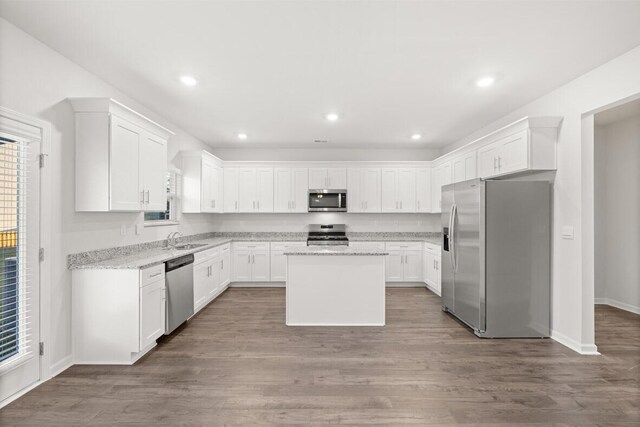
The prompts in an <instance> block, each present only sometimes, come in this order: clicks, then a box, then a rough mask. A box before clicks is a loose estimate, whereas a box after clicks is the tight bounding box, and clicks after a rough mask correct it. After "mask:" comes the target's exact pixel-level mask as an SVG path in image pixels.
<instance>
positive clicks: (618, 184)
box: [595, 116, 640, 313]
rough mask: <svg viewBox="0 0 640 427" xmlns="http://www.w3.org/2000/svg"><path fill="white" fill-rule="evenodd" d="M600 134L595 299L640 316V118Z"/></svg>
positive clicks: (616, 124)
mask: <svg viewBox="0 0 640 427" xmlns="http://www.w3.org/2000/svg"><path fill="white" fill-rule="evenodd" d="M596 130H597V131H596V140H595V147H596V153H599V154H601V157H596V162H595V165H596V172H597V173H598V175H597V176H596V180H598V178H599V179H600V182H598V181H596V182H597V184H598V185H597V187H596V298H597V299H599V300H600V301H601V302H604V303H608V304H611V305H614V306H617V307H620V308H624V309H627V310H631V311H634V312H636V313H640V262H638V261H639V260H640V165H639V162H640V116H634V117H630V118H627V119H624V120H621V121H618V122H614V123H611V124H608V125H606V126H602V127H600V126H598V127H597V128H596Z"/></svg>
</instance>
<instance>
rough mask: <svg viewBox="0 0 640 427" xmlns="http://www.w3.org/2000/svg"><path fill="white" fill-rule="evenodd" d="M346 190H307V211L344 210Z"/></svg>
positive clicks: (345, 208) (345, 207) (345, 206)
mask: <svg viewBox="0 0 640 427" xmlns="http://www.w3.org/2000/svg"><path fill="white" fill-rule="evenodd" d="M346 211H347V190H309V212H346Z"/></svg>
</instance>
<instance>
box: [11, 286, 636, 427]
mask: <svg viewBox="0 0 640 427" xmlns="http://www.w3.org/2000/svg"><path fill="white" fill-rule="evenodd" d="M284 316H285V300H284V289H251V288H232V289H230V290H228V291H227V292H226V293H225V294H223V295H222V296H221V297H220V298H218V299H217V300H216V301H214V302H213V303H212V304H210V305H209V306H208V307H206V308H205V309H204V310H203V311H202V312H201V314H200V315H198V316H197V317H196V318H195V319H194V320H192V321H191V322H189V324H188V325H187V326H186V327H185V328H183V329H182V330H181V331H180V332H179V333H178V334H174V335H173V336H171V337H168V339H164V340H163V341H162V342H161V343H160V345H159V346H158V348H157V349H156V350H155V351H153V352H152V353H151V354H150V355H149V356H147V357H146V358H144V359H143V360H141V361H140V362H138V364H136V365H135V366H128V367H123V366H74V367H72V368H70V369H68V370H67V371H65V372H64V373H62V374H61V375H59V376H58V377H56V378H54V379H52V380H51V381H49V382H47V383H45V384H43V385H41V386H40V387H38V388H36V389H35V390H33V391H31V392H30V393H28V394H27V395H25V396H24V397H22V398H20V399H18V400H17V401H15V402H13V403H12V404H10V405H8V406H7V407H6V408H4V409H3V410H1V411H0V425H2V426H3V427H4V426H11V425H64V426H71V425H92V426H95V425H103V426H107V425H108V426H114V425H127V426H134V425H141V426H169V425H171V426H173V425H210V426H216V425H234V424H246V425H266V424H278V425H291V424H297V425H313V424H323V425H327V424H355V425H366V424H379V425H380V424H385V425H401V424H417V425H467V426H473V425H503V426H513V425H519V426H520V425H531V426H533V425H539V426H542V425H555V426H569V425H571V426H587V425H601V426H605V425H606V426H638V425H640V377H639V370H640V316H637V315H633V314H629V313H626V312H623V311H620V310H617V309H614V308H610V307H603V306H598V307H597V310H596V318H597V344H598V347H599V350H600V351H601V352H602V356H580V355H578V354H576V353H574V352H573V351H571V350H569V349H567V348H565V347H563V346H562V345H560V344H558V343H556V342H554V341H552V340H549V339H546V340H482V339H479V338H476V337H475V336H474V335H472V334H471V333H470V332H469V331H468V330H466V329H465V328H464V327H462V326H461V325H460V324H458V323H457V322H456V321H455V320H453V319H452V318H451V317H450V316H448V315H446V314H445V313H443V312H442V311H441V310H440V302H439V298H438V297H437V296H435V295H434V294H432V293H430V292H429V291H427V290H425V289H420V288H407V289H398V288H395V289H388V290H387V326H386V327H365V328H355V327H353V328H352V327H343V328H321V327H286V326H285V325H284Z"/></svg>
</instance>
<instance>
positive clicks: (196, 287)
mask: <svg viewBox="0 0 640 427" xmlns="http://www.w3.org/2000/svg"><path fill="white" fill-rule="evenodd" d="M210 267H211V263H210V262H208V261H204V262H201V263H200V264H197V265H194V266H193V307H194V311H198V310H200V309H201V308H202V307H204V305H205V303H206V302H207V297H208V296H209V287H210V284H209V269H210Z"/></svg>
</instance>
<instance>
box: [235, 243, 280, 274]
mask: <svg viewBox="0 0 640 427" xmlns="http://www.w3.org/2000/svg"><path fill="white" fill-rule="evenodd" d="M270 264H271V260H270V257H269V243H268V242H256V243H248V242H238V243H234V244H233V281H234V282H268V281H269V280H270V278H271V277H270V273H269V271H270Z"/></svg>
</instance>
